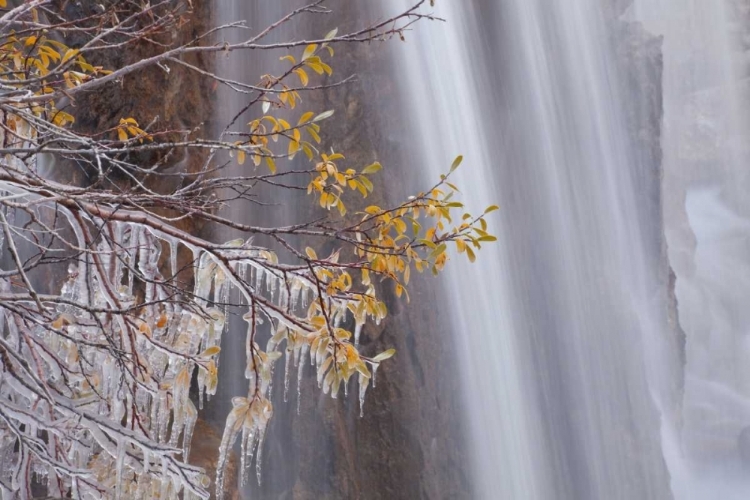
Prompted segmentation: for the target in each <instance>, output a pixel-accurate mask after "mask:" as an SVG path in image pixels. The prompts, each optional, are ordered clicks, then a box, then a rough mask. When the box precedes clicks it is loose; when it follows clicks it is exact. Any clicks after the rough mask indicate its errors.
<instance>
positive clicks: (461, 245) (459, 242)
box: [456, 240, 466, 253]
mask: <svg viewBox="0 0 750 500" xmlns="http://www.w3.org/2000/svg"><path fill="white" fill-rule="evenodd" d="M456 248H457V249H458V253H463V252H464V251H465V250H466V243H464V241H463V240H456Z"/></svg>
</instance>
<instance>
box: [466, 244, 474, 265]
mask: <svg viewBox="0 0 750 500" xmlns="http://www.w3.org/2000/svg"><path fill="white" fill-rule="evenodd" d="M466 255H468V256H469V261H470V262H474V261H475V260H477V257H476V255H474V250H472V249H471V247H470V246H467V247H466Z"/></svg>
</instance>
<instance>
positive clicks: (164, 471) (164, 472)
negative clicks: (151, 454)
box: [159, 457, 171, 498]
mask: <svg viewBox="0 0 750 500" xmlns="http://www.w3.org/2000/svg"><path fill="white" fill-rule="evenodd" d="M168 473H169V463H168V462H167V457H162V459H161V491H160V493H159V498H169V497H168V496H167V495H168V494H169V483H170V482H171V481H170V480H169V474H168Z"/></svg>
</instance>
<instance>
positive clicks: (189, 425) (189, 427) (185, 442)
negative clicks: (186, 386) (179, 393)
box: [182, 399, 198, 462]
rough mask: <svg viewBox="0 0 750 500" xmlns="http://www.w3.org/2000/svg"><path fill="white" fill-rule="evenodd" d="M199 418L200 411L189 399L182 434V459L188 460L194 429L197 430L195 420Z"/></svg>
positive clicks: (186, 404)
mask: <svg viewBox="0 0 750 500" xmlns="http://www.w3.org/2000/svg"><path fill="white" fill-rule="evenodd" d="M197 420H198V412H197V411H196V410H195V405H193V402H192V401H190V400H189V399H188V400H187V401H186V402H185V430H184V431H183V434H182V460H183V461H184V462H187V461H188V456H189V455H190V444H191V443H192V441H193V431H194V430H195V422H196V421H197Z"/></svg>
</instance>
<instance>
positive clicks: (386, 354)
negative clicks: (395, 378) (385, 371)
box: [372, 349, 396, 363]
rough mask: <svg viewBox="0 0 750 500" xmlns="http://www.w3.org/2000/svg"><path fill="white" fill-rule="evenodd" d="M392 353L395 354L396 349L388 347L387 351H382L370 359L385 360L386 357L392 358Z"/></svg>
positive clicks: (375, 360) (377, 361)
mask: <svg viewBox="0 0 750 500" xmlns="http://www.w3.org/2000/svg"><path fill="white" fill-rule="evenodd" d="M394 354H396V349H388V350H387V351H383V352H381V353H380V354H378V355H377V356H375V357H374V358H372V360H373V361H374V362H376V363H379V362H381V361H385V360H386V359H390V358H392V357H393V355H394Z"/></svg>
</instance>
